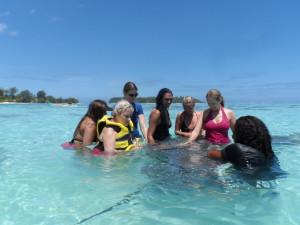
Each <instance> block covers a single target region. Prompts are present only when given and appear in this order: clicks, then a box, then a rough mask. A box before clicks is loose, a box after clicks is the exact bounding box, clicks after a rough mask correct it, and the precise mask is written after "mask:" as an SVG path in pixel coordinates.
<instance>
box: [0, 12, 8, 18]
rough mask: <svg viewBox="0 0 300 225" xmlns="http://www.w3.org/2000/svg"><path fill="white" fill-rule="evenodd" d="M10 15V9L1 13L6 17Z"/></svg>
mask: <svg viewBox="0 0 300 225" xmlns="http://www.w3.org/2000/svg"><path fill="white" fill-rule="evenodd" d="M9 15H10V11H6V12H4V13H0V16H2V17H4V16H9Z"/></svg>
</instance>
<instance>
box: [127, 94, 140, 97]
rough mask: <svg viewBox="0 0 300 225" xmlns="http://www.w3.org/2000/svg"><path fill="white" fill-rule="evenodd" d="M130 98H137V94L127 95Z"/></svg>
mask: <svg viewBox="0 0 300 225" xmlns="http://www.w3.org/2000/svg"><path fill="white" fill-rule="evenodd" d="M128 95H129V96H130V97H137V96H138V95H139V94H128Z"/></svg>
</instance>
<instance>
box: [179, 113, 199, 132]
mask: <svg viewBox="0 0 300 225" xmlns="http://www.w3.org/2000/svg"><path fill="white" fill-rule="evenodd" d="M182 115H183V119H182V123H181V125H180V128H179V130H181V131H182V132H187V133H188V132H191V131H192V130H190V129H189V128H188V126H187V125H186V124H185V121H184V116H185V112H183V113H182ZM196 116H197V117H198V115H197V114H196ZM193 117H194V114H193ZM192 120H193V119H192Z"/></svg>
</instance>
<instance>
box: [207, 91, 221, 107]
mask: <svg viewBox="0 0 300 225" xmlns="http://www.w3.org/2000/svg"><path fill="white" fill-rule="evenodd" d="M208 97H214V98H215V99H216V100H217V101H221V106H222V107H225V103H224V98H223V96H222V95H221V92H220V91H218V90H217V89H211V90H209V91H208V92H207V94H206V98H208Z"/></svg>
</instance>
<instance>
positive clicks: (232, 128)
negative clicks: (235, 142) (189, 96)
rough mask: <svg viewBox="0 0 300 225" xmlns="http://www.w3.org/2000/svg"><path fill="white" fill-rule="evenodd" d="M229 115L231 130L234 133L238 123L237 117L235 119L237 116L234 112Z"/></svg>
mask: <svg viewBox="0 0 300 225" xmlns="http://www.w3.org/2000/svg"><path fill="white" fill-rule="evenodd" d="M229 115H230V116H229V122H230V128H231V130H232V131H233V130H234V126H235V123H236V117H235V114H234V112H233V111H232V110H229Z"/></svg>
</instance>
